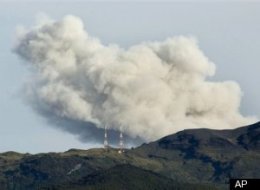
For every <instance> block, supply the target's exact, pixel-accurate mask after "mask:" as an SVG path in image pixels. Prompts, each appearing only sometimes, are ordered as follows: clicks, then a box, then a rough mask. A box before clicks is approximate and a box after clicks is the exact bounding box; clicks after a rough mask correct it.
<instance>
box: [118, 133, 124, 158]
mask: <svg viewBox="0 0 260 190" xmlns="http://www.w3.org/2000/svg"><path fill="white" fill-rule="evenodd" d="M123 152H124V136H123V133H122V131H120V135H119V151H118V153H119V154H121V153H123Z"/></svg>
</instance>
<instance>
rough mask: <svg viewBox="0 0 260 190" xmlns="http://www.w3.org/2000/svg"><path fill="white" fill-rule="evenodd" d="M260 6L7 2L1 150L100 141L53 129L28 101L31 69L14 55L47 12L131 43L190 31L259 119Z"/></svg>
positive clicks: (219, 77) (0, 50) (0, 6)
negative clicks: (19, 38) (25, 91)
mask: <svg viewBox="0 0 260 190" xmlns="http://www.w3.org/2000/svg"><path fill="white" fill-rule="evenodd" d="M259 10H260V3H258V2H222V1H220V2H211V3H205V2H185V3H178V2H163V3H159V2H147V1H146V2H132V3H130V2H124V3H117V2H98V3H93V2H83V1H81V2H77V3H72V2H70V1H67V2H66V3H64V2H63V3H61V2H44V1H40V0H38V1H37V2H28V1H17V2H16V1H11V2H3V1H0V21H1V22H0V23H1V27H0V36H1V38H0V39H1V40H0V152H5V151H11V150H12V151H18V152H30V153H37V152H50V151H65V150H68V149H70V148H82V149H83V148H84V149H86V148H90V147H93V146H95V147H96V146H99V145H96V144H92V143H82V142H80V141H79V140H78V139H77V136H73V135H71V134H69V133H67V132H64V131H61V130H58V129H56V128H54V127H52V126H50V125H49V124H48V123H47V122H46V121H45V119H44V118H42V117H41V116H39V115H37V114H36V113H34V112H33V111H32V109H31V108H30V107H29V106H28V105H26V104H25V103H24V102H23V100H22V99H21V94H20V93H21V88H22V86H23V84H24V82H25V81H26V80H27V79H28V75H30V73H29V72H28V68H27V67H26V65H25V64H24V63H23V62H22V61H21V60H20V59H19V58H18V57H17V55H15V54H14V53H13V52H12V47H13V44H14V40H15V31H16V28H17V26H21V25H23V26H25V27H30V26H33V25H34V23H35V21H36V20H37V17H39V15H42V14H46V15H48V16H49V17H51V18H53V19H57V20H58V19H61V18H62V17H63V16H65V15H68V14H72V15H75V16H78V17H80V18H81V19H82V20H83V22H84V24H85V28H86V30H87V31H88V33H89V34H91V36H96V37H98V38H99V39H101V41H102V43H104V44H110V43H117V44H119V45H120V46H122V47H124V48H127V47H129V46H131V45H133V44H137V43H140V42H143V41H156V40H163V39H166V38H169V37H172V36H178V35H187V36H194V37H196V38H197V39H198V42H199V46H200V48H201V49H202V51H203V52H204V53H205V55H206V56H207V57H209V59H210V60H211V61H213V62H214V63H215V64H216V67H217V71H216V75H215V76H214V77H213V78H211V79H210V80H214V81H224V80H235V81H237V82H238V83H239V84H240V87H241V89H242V91H243V98H242V103H241V108H240V110H241V112H242V113H243V115H246V116H247V115H248V116H251V115H253V116H257V117H260V107H259V105H258V102H259V101H258V97H260V88H259V84H260V78H259V71H260V63H259V62H260V58H259V51H260V37H259V32H260V20H259V18H260V11H259Z"/></svg>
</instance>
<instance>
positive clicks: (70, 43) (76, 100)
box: [14, 16, 253, 141]
mask: <svg viewBox="0 0 260 190" xmlns="http://www.w3.org/2000/svg"><path fill="white" fill-rule="evenodd" d="M14 50H15V52H16V53H17V54H18V55H19V56H21V57H22V58H23V59H25V61H26V62H28V63H30V65H31V70H32V71H33V72H34V74H33V77H32V78H31V80H30V82H29V84H27V85H26V88H25V89H26V97H27V100H28V101H29V102H30V103H31V105H32V107H34V108H36V110H40V111H39V112H40V113H42V114H43V115H45V116H47V117H50V116H51V117H53V118H54V119H53V121H54V120H59V119H61V120H63V121H64V120H65V121H71V123H70V124H71V125H73V122H72V121H75V122H81V123H82V124H83V125H84V123H86V125H85V126H84V127H83V128H84V130H93V128H94V129H95V128H103V127H104V125H105V124H107V125H108V126H109V128H110V129H113V130H115V131H118V130H120V129H121V130H123V132H124V133H126V134H127V135H128V136H130V137H132V138H136V137H139V138H141V139H143V140H144V141H150V140H155V139H157V138H160V137H163V136H165V135H168V134H171V133H174V132H177V131H180V130H183V129H187V128H201V127H206V128H214V129H226V128H234V127H238V126H242V125H245V124H249V123H252V122H253V119H252V118H246V117H243V116H242V115H241V114H240V113H239V106H240V99H241V90H240V87H239V85H238V84H237V83H236V82H233V81H225V82H212V81H208V80H207V77H209V76H213V75H214V73H215V65H214V64H213V63H212V62H211V61H210V60H209V59H208V58H207V57H206V56H205V55H204V54H203V52H202V51H201V50H200V49H199V47H198V45H197V41H196V40H195V39H194V38H192V37H184V36H179V37H173V38H169V39H167V40H165V41H162V42H145V43H141V44H137V45H135V46H132V47H130V48H128V49H123V48H120V47H119V46H118V45H115V44H112V45H107V46H105V45H103V44H102V43H101V42H100V41H99V40H98V39H97V38H94V37H91V36H89V34H88V33H87V32H86V31H85V29H84V26H83V23H82V21H81V20H80V19H79V18H77V17H74V16H66V17H64V18H63V19H62V20H60V21H45V22H44V23H41V25H39V26H36V27H34V28H32V29H30V30H27V31H24V32H22V33H20V34H19V36H18V39H17V44H16V46H15V48H14ZM46 113H47V114H46ZM63 124H64V122H63V123H61V124H60V127H61V128H62V127H63ZM89 124H91V125H92V126H91V127H89ZM58 125H59V124H58ZM64 126H65V125H64ZM64 128H65V129H66V130H69V131H71V132H73V133H75V134H77V133H79V135H80V133H81V132H80V131H73V126H70V128H66V127H64ZM82 130H83V129H82Z"/></svg>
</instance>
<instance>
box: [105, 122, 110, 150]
mask: <svg viewBox="0 0 260 190" xmlns="http://www.w3.org/2000/svg"><path fill="white" fill-rule="evenodd" d="M108 147H109V144H108V139H107V126H106V125H105V134H104V148H105V149H108Z"/></svg>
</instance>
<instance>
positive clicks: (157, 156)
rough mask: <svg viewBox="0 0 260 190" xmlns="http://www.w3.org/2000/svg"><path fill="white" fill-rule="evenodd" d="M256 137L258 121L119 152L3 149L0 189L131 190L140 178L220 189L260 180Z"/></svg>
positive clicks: (199, 131) (185, 134)
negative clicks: (236, 180)
mask: <svg viewBox="0 0 260 190" xmlns="http://www.w3.org/2000/svg"><path fill="white" fill-rule="evenodd" d="M259 135H260V122H258V123H255V124H252V125H249V126H245V127H240V128H236V129H230V130H211V129H189V130H183V131H180V132H178V133H175V134H172V135H168V136H166V137H163V138H161V139H159V140H157V141H154V142H151V143H147V144H143V145H141V146H139V147H136V148H134V149H131V150H126V151H125V153H123V154H118V149H113V148H110V149H109V150H108V151H106V150H105V149H89V150H78V149H70V150H68V151H66V152H62V153H41V154H20V153H16V152H12V151H9V152H5V153H0V187H1V189H3V190H5V189H7V190H9V189H12V190H25V189H26V190H28V189H37V188H38V189H48V188H49V189H51V188H52V189H82V188H83V187H84V189H104V187H105V186H104V185H105V184H107V185H108V184H110V186H111V184H114V185H115V189H117V188H118V189H120V188H121V189H122V188H123V189H127V188H128V186H129V187H133V186H134V184H132V181H131V180H130V179H133V181H136V182H138V186H137V187H135V189H143V190H145V189H149V185H148V184H147V181H145V180H138V179H139V178H142V176H146V178H145V179H147V180H148V179H150V180H151V181H158V183H154V184H153V186H154V187H156V188H155V189H158V188H159V189H160V188H161V189H173V188H174V187H175V188H176V189H178V188H179V187H180V188H181V187H182V188H181V189H185V188H191V187H193V188H194V189H196V188H197V189H203V188H204V189H225V188H226V187H227V185H228V181H229V178H232V177H233V178H238V177H239V178H260V147H259V144H260V143H259V141H260V140H259V139H260V138H259V137H260V136H259ZM138 172H139V173H140V175H138ZM111 176H112V177H111ZM121 176H123V178H124V177H125V180H126V182H125V181H122V180H120V179H121V178H120V177H121ZM133 176H136V178H134V177H133ZM91 180H92V182H91ZM89 181H90V182H89ZM148 181H149V180H148ZM160 184H164V185H160ZM172 184H176V185H175V186H174V187H173V186H172ZM177 184H178V185H177ZM74 187H75V188H74Z"/></svg>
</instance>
